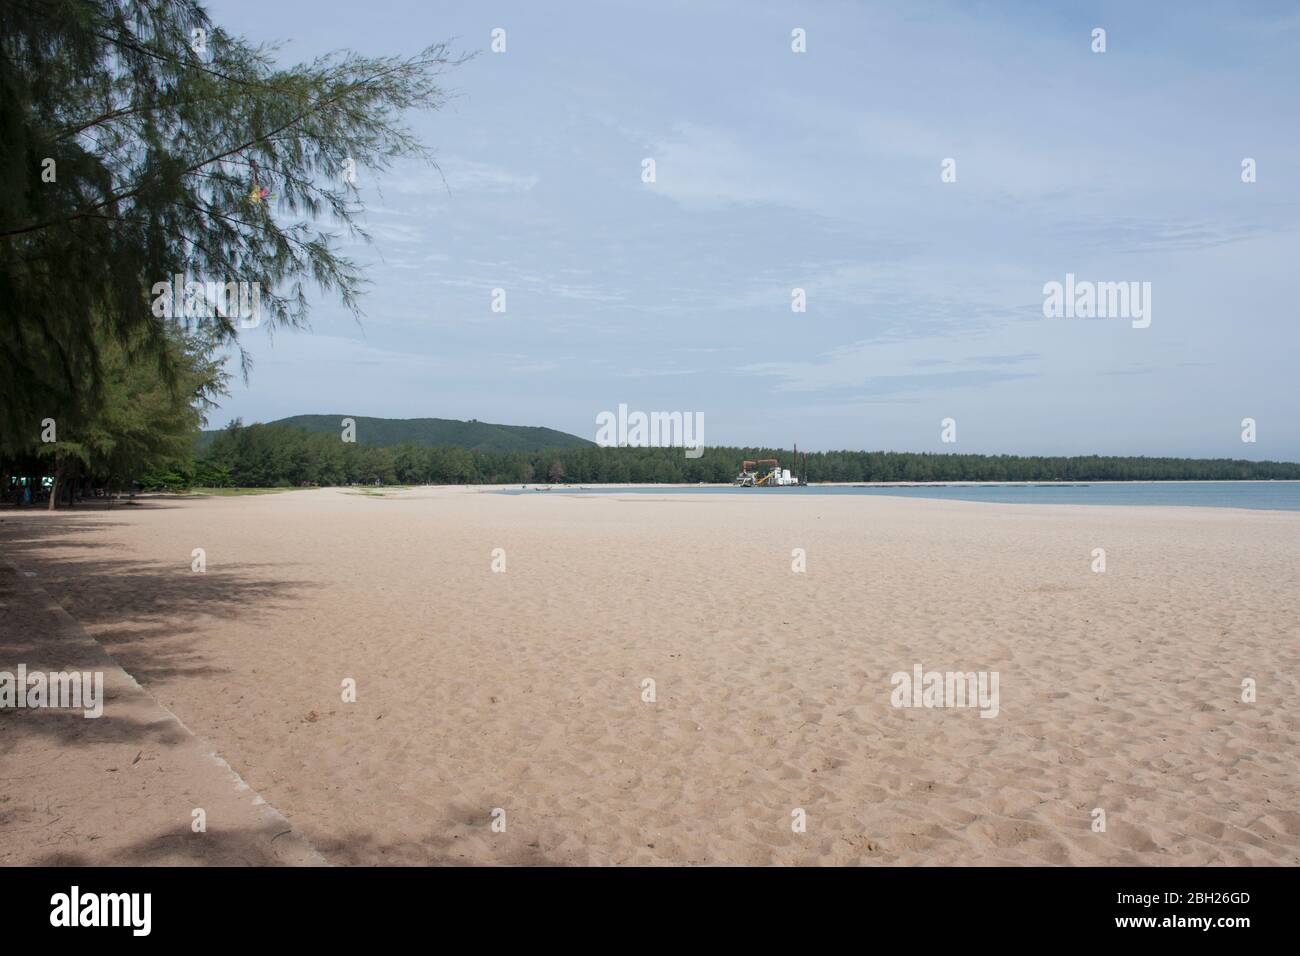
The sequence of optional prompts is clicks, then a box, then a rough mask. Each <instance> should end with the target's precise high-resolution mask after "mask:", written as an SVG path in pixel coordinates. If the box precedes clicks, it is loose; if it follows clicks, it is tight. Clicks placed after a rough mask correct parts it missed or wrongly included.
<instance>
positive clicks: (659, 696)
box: [0, 488, 1300, 865]
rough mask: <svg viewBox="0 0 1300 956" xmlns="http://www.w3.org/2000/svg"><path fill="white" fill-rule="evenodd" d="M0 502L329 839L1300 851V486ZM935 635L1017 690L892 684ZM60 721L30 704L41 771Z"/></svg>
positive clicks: (153, 676) (937, 649)
mask: <svg viewBox="0 0 1300 956" xmlns="http://www.w3.org/2000/svg"><path fill="white" fill-rule="evenodd" d="M0 517H3V519H4V520H3V522H0V552H3V554H4V555H5V556H6V557H8V558H9V559H10V560H12V561H13V562H14V564H16V565H17V566H18V567H20V568H23V569H28V570H31V571H34V572H35V573H36V578H35V580H39V581H40V583H41V585H42V586H43V587H44V589H45V590H46V591H48V592H49V594H50V595H52V596H53V597H54V598H55V599H56V600H57V601H58V602H59V603H60V604H61V605H62V606H63V607H64V608H65V609H66V610H67V611H68V612H69V613H70V614H71V615H72V616H73V617H74V618H75V619H76V620H77V621H79V622H80V623H81V624H82V625H84V627H85V629H86V631H87V632H89V634H90V635H91V636H93V637H94V638H95V639H96V640H98V641H99V642H100V643H101V644H102V646H103V647H104V648H105V649H106V650H107V651H108V653H109V654H111V655H112V657H113V658H115V659H116V660H117V662H119V663H120V664H121V665H122V667H124V668H125V670H126V671H127V672H128V673H129V674H131V675H132V676H134V677H135V678H136V679H137V680H138V681H139V682H140V684H141V685H143V687H144V688H145V689H146V690H147V691H148V692H149V693H150V694H152V695H153V697H155V698H156V699H157V701H158V702H159V703H161V704H162V705H163V706H164V707H166V708H167V709H169V710H170V711H171V712H172V713H174V714H175V715H176V716H177V717H178V718H179V719H180V721H181V722H182V723H183V724H184V725H185V726H186V727H188V728H190V729H191V730H192V731H193V732H194V734H196V735H198V737H199V738H202V739H203V740H205V741H207V742H208V743H209V744H210V745H211V747H212V748H214V749H215V750H216V752H217V753H218V754H219V755H220V756H221V757H224V758H225V759H226V760H227V761H228V762H229V764H230V765H231V767H232V768H233V769H234V770H235V771H236V772H238V774H239V775H240V776H241V777H242V778H243V779H244V780H245V781H247V784H248V785H249V786H250V787H251V788H252V789H253V790H254V791H256V792H257V793H259V794H261V795H262V797H264V798H265V800H266V801H267V802H269V803H270V804H271V806H273V807H274V808H275V809H276V810H278V811H279V812H280V813H282V814H283V815H284V816H285V817H286V818H287V819H288V821H289V823H290V824H291V825H292V827H293V828H294V830H295V831H296V832H297V833H300V834H301V835H302V836H303V837H304V838H305V839H306V840H307V841H309V843H310V844H311V845H313V846H314V847H315V848H316V849H317V850H319V851H320V852H321V853H322V854H323V855H324V857H325V858H326V859H327V860H328V861H330V862H333V863H366V864H373V863H523V864H528V863H592V864H613V863H630V864H646V863H672V864H686V863H738V864H769V863H781V864H845V863H849V864H857V863H868V864H908V865H911V864H1044V863H1047V864H1157V865H1162V864H1180V865H1197V864H1206V863H1247V864H1251V863H1253V864H1285V865H1295V864H1297V863H1300V812H1297V806H1296V793H1297V791H1300V720H1297V714H1298V710H1300V708H1298V707H1297V700H1300V514H1290V513H1280V512H1263V511H1244V510H1228V509H1193V508H1136V507H1126V508H1120V507H1064V506H1062V507H1057V506H1015V505H993V504H977V503H969V502H949V501H935V500H912V499H904V498H887V497H867V496H795V495H783V494H782V493H781V492H779V491H777V492H768V493H763V492H756V493H754V494H753V495H747V496H704V495H680V494H674V495H657V494H616V495H609V494H606V495H592V496H580V495H575V494H568V493H564V492H562V491H558V490H557V491H552V492H546V493H528V494H524V495H518V496H506V495H498V494H491V493H485V492H484V491H482V490H480V489H432V488H420V489H411V490H407V491H396V492H394V491H389V492H386V493H385V494H384V495H383V496H371V495H366V494H358V493H354V492H346V491H338V490H319V491H296V492H289V493H284V494H276V495H267V496H260V497H244V498H207V499H196V500H181V499H166V498H163V499H156V500H151V501H148V502H145V503H143V504H142V505H140V506H137V507H119V508H115V509H113V510H112V511H109V512H106V511H87V510H75V511H70V512H62V513H57V514H54V515H47V514H43V513H31V512H27V513H24V512H14V511H6V512H3V513H0ZM196 548H202V549H204V551H205V552H206V561H207V570H206V572H203V573H198V572H195V571H192V570H191V562H192V561H193V558H192V552H193V551H194V549H196ZM497 548H500V549H503V552H504V561H505V570H504V572H503V573H500V572H494V571H493V562H494V554H493V552H494V549H497ZM797 548H798V549H803V550H804V552H806V562H807V564H806V567H807V570H806V571H805V572H803V573H796V572H794V571H792V560H793V559H792V551H793V550H794V549H797ZM1095 548H1104V549H1105V553H1106V570H1105V572H1104V573H1095V572H1094V571H1093V570H1092V564H1093V561H1094V558H1093V550H1094V549H1095ZM497 563H498V565H499V564H500V557H499V556H498V558H497ZM15 663H16V662H11V661H7V660H6V661H0V669H4V668H12V666H13V665H14V664H15ZM916 665H920V666H922V667H923V668H924V669H925V670H927V671H929V670H937V671H963V672H965V671H989V672H997V674H998V677H999V698H1000V699H999V712H998V714H997V716H996V717H993V718H983V717H981V716H980V714H979V712H978V710H975V709H969V708H964V709H963V708H930V709H927V708H896V707H893V706H891V691H892V686H891V682H890V678H891V675H892V674H894V673H895V672H898V671H905V672H909V673H910V672H911V671H912V670H913V668H914V667H915V666H916ZM348 678H351V679H353V680H355V682H356V688H357V700H356V702H355V703H346V702H344V701H343V700H342V691H341V688H342V685H343V682H344V681H345V679H348ZM1248 678H1249V679H1251V680H1253V681H1254V682H1255V686H1256V692H1257V695H1258V698H1257V700H1256V701H1255V702H1253V703H1247V702H1243V700H1242V694H1243V691H1242V684H1243V680H1246V679H1248ZM646 679H651V680H653V681H654V697H655V699H654V701H653V702H647V701H646V700H645V699H643V697H644V696H647V692H646V691H644V690H643V687H644V686H645V685H644V683H643V682H644V681H645V680H646ZM108 706H109V707H110V708H111V707H112V706H113V701H111V700H110V702H109V705H108ZM33 719H35V718H29V719H28V720H26V721H24V722H22V723H19V722H18V721H16V720H13V719H10V718H5V719H4V720H3V721H2V722H0V726H3V727H4V728H5V734H4V735H0V762H2V763H3V764H4V766H3V767H2V768H0V778H3V779H4V780H5V781H6V782H5V787H6V788H7V789H8V790H10V792H11V795H12V792H13V790H14V788H15V787H20V786H21V784H20V783H17V782H15V781H17V780H19V779H20V778H22V777H23V776H24V770H23V768H22V767H18V766H15V762H16V761H15V756H14V755H15V753H18V752H21V753H22V754H24V757H25V760H28V761H34V760H39V759H41V757H40V754H38V753H36V752H35V750H34V749H33V745H32V744H31V742H30V741H27V742H16V741H15V740H14V736H15V734H20V733H22V727H24V726H27V725H30V724H31V723H32V720H33ZM13 728H18V729H17V730H14V729H13ZM43 739H44V744H43V746H44V747H45V749H46V750H47V751H48V754H47V756H48V758H49V759H51V760H59V764H58V766H60V767H62V768H63V773H64V774H65V775H67V777H68V778H69V779H70V780H71V779H73V778H75V777H76V775H77V774H78V773H79V772H81V771H80V770H79V764H78V762H77V761H76V759H73V758H74V757H75V754H74V755H72V756H71V757H70V756H69V754H68V748H70V747H73V746H74V744H71V743H69V742H67V741H65V740H61V739H60V737H59V735H54V734H52V735H46V737H45V738H43ZM20 744H21V746H20ZM148 748H149V741H148V740H142V742H141V747H139V748H137V749H140V750H143V751H147V750H148ZM37 749H39V748H37ZM147 757H148V754H147V753H146V759H147ZM46 782H47V784H48V783H49V781H48V780H47V781H46ZM150 785H151V784H150V783H149V780H148V779H147V778H143V777H141V778H140V783H139V786H140V787H142V788H143V790H142V792H140V793H138V794H135V795H134V797H133V799H134V800H135V801H136V803H138V804H141V805H147V804H148V798H149V793H148V787H149V786H150ZM159 799H162V798H161V797H159ZM3 808H4V805H3V804H0V809H3ZM498 808H499V809H500V810H501V811H504V822H505V830H504V832H497V831H496V830H494V828H493V822H494V819H496V820H500V819H502V814H501V813H496V814H494V810H497V809H498ZM1096 808H1100V809H1102V810H1104V811H1105V822H1106V826H1105V831H1104V832H1096V831H1095V830H1094V827H1093V820H1094V814H1093V811H1094V809H1096ZM10 809H12V799H11V802H10ZM799 809H802V810H803V811H804V814H805V815H806V832H802V833H797V832H794V831H793V829H792V822H794V821H795V820H796V818H797V816H798V815H797V814H796V813H795V811H797V810H799ZM122 813H123V808H122V806H120V805H115V804H114V802H113V800H111V799H105V800H103V801H102V802H95V803H91V804H90V805H88V806H86V807H85V808H84V810H83V812H82V813H81V814H80V815H79V816H78V819H77V820H76V821H75V822H74V823H72V824H69V825H68V828H67V829H66V831H65V832H66V834H67V835H66V837H65V839H64V842H65V843H66V844H67V845H66V846H61V847H59V848H58V849H59V850H60V851H62V852H63V853H64V854H65V856H66V857H69V858H75V857H76V855H77V854H78V853H80V852H82V851H84V850H85V849H86V847H87V846H88V845H89V844H87V843H85V840H86V839H88V838H87V836H86V835H87V834H89V833H93V832H101V833H102V832H103V831H104V830H105V829H106V821H108V823H107V828H111V827H112V825H113V823H112V821H113V820H114V819H115V818H120V817H121V815H122ZM792 814H793V815H792ZM12 819H13V814H12V813H8V814H6V813H2V812H0V842H6V841H7V840H8V837H7V836H6V824H5V821H6V820H12ZM218 822H219V821H218ZM187 824H188V818H185V819H183V820H182V821H181V822H180V823H179V824H178V826H179V827H180V828H181V829H182V830H184V829H187ZM210 825H211V826H212V831H213V832H212V833H210V834H209V836H211V838H212V839H214V840H215V839H221V838H222V837H221V836H220V835H219V834H218V833H217V831H221V827H220V826H219V825H217V824H216V823H213V822H212V821H211V820H210ZM226 832H228V831H226ZM154 836H156V837H158V838H164V837H166V834H165V833H160V834H155V835H154ZM14 862H21V860H15V861H14ZM110 862H111V860H110Z"/></svg>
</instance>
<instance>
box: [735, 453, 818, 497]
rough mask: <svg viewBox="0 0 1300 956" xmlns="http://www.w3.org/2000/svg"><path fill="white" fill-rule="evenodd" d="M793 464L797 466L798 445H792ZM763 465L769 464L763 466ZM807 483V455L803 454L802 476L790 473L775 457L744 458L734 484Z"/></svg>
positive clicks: (775, 485)
mask: <svg viewBox="0 0 1300 956" xmlns="http://www.w3.org/2000/svg"><path fill="white" fill-rule="evenodd" d="M794 464H795V467H796V468H798V467H799V446H798V445H795V446H794ZM764 466H771V467H770V468H765V467H764ZM807 483H808V455H807V454H805V455H804V456H803V477H802V478H801V477H800V476H798V475H792V474H791V473H790V469H789V468H782V467H781V462H780V461H779V460H777V459H776V458H757V459H749V458H746V459H745V460H744V461H742V462H741V463H740V474H739V475H737V476H736V480H735V482H734V484H736V485H738V486H740V487H741V488H794V487H798V486H799V485H806V484H807Z"/></svg>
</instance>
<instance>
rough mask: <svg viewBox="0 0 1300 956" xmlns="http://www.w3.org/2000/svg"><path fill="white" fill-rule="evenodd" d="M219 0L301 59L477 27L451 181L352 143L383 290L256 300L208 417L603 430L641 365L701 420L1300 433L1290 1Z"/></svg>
mask: <svg viewBox="0 0 1300 956" xmlns="http://www.w3.org/2000/svg"><path fill="white" fill-rule="evenodd" d="M209 10H210V12H211V13H212V15H213V17H214V19H215V20H216V21H217V22H218V23H220V24H221V25H223V26H224V27H226V28H227V29H229V30H231V31H233V32H235V33H238V34H242V35H244V36H246V37H248V38H249V39H253V40H271V39H279V40H283V41H286V42H285V45H284V48H283V51H282V56H283V58H284V59H286V60H293V61H297V60H305V59H309V58H311V57H313V56H315V55H317V54H319V53H322V52H326V51H329V50H334V49H338V48H343V47H349V48H352V49H356V50H358V51H360V52H363V53H366V54H372V55H380V54H403V53H408V54H409V53H414V52H416V51H417V50H419V49H420V48H421V47H423V46H424V45H426V44H427V43H430V42H434V41H439V40H447V39H453V38H455V47H456V49H457V50H460V51H463V52H472V51H474V50H482V51H483V52H482V53H481V54H480V55H479V56H477V57H476V58H475V59H473V60H472V61H470V62H469V63H468V64H466V65H464V66H463V67H461V68H459V69H458V70H456V71H454V72H453V73H451V74H450V75H449V76H448V78H447V80H448V82H447V85H448V86H449V87H450V88H451V89H452V91H453V92H454V93H455V94H456V95H455V98H454V100H453V101H452V102H451V104H450V105H449V106H448V107H447V108H446V109H444V110H442V111H440V112H437V113H429V114H419V115H415V116H412V117H411V121H412V125H413V127H414V128H415V129H416V130H417V131H418V132H419V133H420V135H421V136H422V138H423V139H424V141H425V142H426V143H427V144H429V145H430V146H431V147H432V148H434V149H435V150H436V152H437V156H438V161H439V164H440V166H441V170H442V175H443V176H444V177H445V183H444V181H443V179H441V178H439V176H438V174H437V173H435V172H432V171H430V170H428V169H426V168H423V167H415V166H402V167H400V168H396V169H394V170H391V171H390V172H389V173H387V174H386V175H385V176H384V177H383V178H381V179H375V178H374V177H370V176H369V175H368V173H367V172H366V171H365V170H362V171H360V173H359V177H360V182H359V185H360V186H361V188H362V195H363V198H364V200H365V202H366V205H367V214H366V217H365V222H366V225H367V227H368V228H369V230H370V231H371V233H372V234H373V236H374V243H373V244H372V245H370V246H367V247H364V248H362V249H359V250H355V254H356V255H357V257H358V258H359V259H361V261H363V262H364V263H366V265H367V270H368V275H369V278H370V280H371V283H372V284H371V287H370V291H369V294H368V295H367V296H366V297H365V299H364V302H363V308H364V311H365V315H364V318H363V319H362V322H361V324H360V325H358V324H357V323H356V322H355V321H354V320H353V318H352V317H351V315H350V314H349V313H347V312H346V310H344V309H343V308H342V307H341V306H339V305H338V304H337V303H336V302H334V301H333V300H331V299H329V298H328V297H324V296H321V297H318V298H317V300H316V305H315V306H314V310H313V314H312V331H311V332H310V333H301V332H300V333H293V332H279V333H276V334H275V336H274V337H273V338H271V337H269V336H267V335H266V334H265V333H264V332H263V331H260V330H254V331H251V332H246V333H244V344H245V346H246V347H247V348H248V349H249V350H250V351H251V352H252V354H253V357H254V361H255V366H254V368H253V371H252V375H251V379H250V381H249V382H248V384H247V385H244V384H243V383H240V382H237V383H236V384H235V385H234V387H233V390H232V395H231V396H230V398H229V399H227V400H225V401H224V402H223V407H222V409H220V410H219V411H218V412H217V413H216V414H215V415H214V417H213V418H214V420H213V424H214V425H223V424H224V423H225V422H226V420H228V419H229V418H232V417H234V416H241V417H242V418H243V419H244V420H245V421H267V420H271V419H274V418H279V417H283V416H286V415H291V414H299V413H318V412H319V413H334V412H338V413H348V414H355V415H379V416H390V417H425V416H432V417H443V418H478V419H480V420H485V421H496V422H504V423H509V424H526V425H546V426H549V427H553V428H559V429H562V430H564V431H569V432H573V433H575V434H579V435H584V436H586V437H588V438H594V437H595V417H596V415H597V414H598V413H600V412H601V411H604V410H613V409H616V408H617V407H618V405H619V403H626V404H628V405H629V406H630V407H631V408H633V409H642V410H645V411H655V410H664V411H690V412H702V413H703V415H704V418H705V441H706V443H707V444H711V445H714V444H764V445H783V446H787V447H788V446H789V445H790V444H791V443H792V442H797V443H798V444H799V446H800V447H801V448H808V449H828V448H868V449H878V448H889V449H896V450H911V451H926V450H930V451H958V452H988V453H1013V454H1014V453H1021V454H1090V453H1094V452H1096V453H1115V454H1152V455H1161V454H1173V455H1195V456H1214V457H1219V456H1227V457H1244V458H1281V459H1291V460H1297V459H1300V422H1298V421H1297V415H1298V413H1300V407H1298V404H1300V403H1298V402H1297V395H1298V394H1300V390H1298V389H1297V385H1296V381H1297V375H1296V370H1295V369H1296V356H1297V354H1300V348H1298V347H1297V346H1300V331H1297V328H1298V319H1300V317H1298V316H1297V313H1296V302H1297V296H1296V293H1295V288H1294V285H1295V278H1294V277H1295V275H1296V274H1297V273H1298V272H1300V270H1298V269H1297V263H1298V262H1300V241H1298V239H1300V215H1298V214H1300V123H1297V118H1298V113H1300V107H1298V105H1297V104H1298V103H1300V8H1297V7H1296V6H1295V5H1294V4H1242V5H1238V8H1236V9H1233V10H1231V12H1229V11H1228V10H1227V9H1226V8H1225V9H1223V10H1216V9H1215V8H1214V6H1212V5H1200V4H1185V3H1179V4H1173V3H1168V4H1166V3H1151V4H1132V3H1115V4H1105V3H1103V4H1050V5H1048V4H1031V3H1024V4H1010V3H996V4H995V3H988V4H977V3H897V4H891V3H823V2H819V3H801V4H768V3H755V2H749V3H674V2H655V3H653V4H646V3H630V2H603V3H600V4H595V3H590V4H588V3H558V4H539V3H535V2H520V3H504V4H494V3H469V2H464V3H437V2H429V0H418V2H382V3H373V4H357V3H354V2H350V0H349V2H340V0H312V2H298V0H281V2H277V3H274V4H268V3H265V2H244V0H220V2H212V3H210V4H209ZM497 27H500V28H503V29H505V31H506V44H507V49H506V52H504V53H493V52H490V49H489V48H490V44H491V31H492V30H493V29H494V28H497ZM796 27H799V28H802V29H804V30H805V31H806V35H807V52H806V53H803V54H796V53H793V52H792V51H791V30H792V29H794V28H796ZM1095 27H1102V28H1104V29H1105V30H1106V47H1107V49H1106V52H1105V53H1101V54H1098V53H1093V52H1092V50H1091V43H1092V40H1091V33H1092V30H1093V29H1094V28H1095ZM1245 157H1251V158H1253V159H1255V160H1256V163H1257V170H1258V172H1257V175H1258V181H1257V182H1255V183H1251V184H1246V183H1243V182H1242V181H1241V163H1242V160H1243V158H1245ZM645 158H653V159H654V160H655V164H656V182H655V183H653V184H646V183H643V182H642V180H641V170H642V160H643V159H645ZM947 158H952V159H954V160H955V161H956V171H957V179H956V182H949V183H945V182H942V181H941V177H940V172H941V163H942V162H943V160H945V159H947ZM1067 272H1069V273H1074V274H1075V275H1076V276H1078V277H1079V278H1080V279H1089V280H1094V281H1100V282H1119V281H1141V282H1150V283H1151V288H1152V310H1151V325H1150V327H1149V328H1144V329H1137V328H1133V327H1132V326H1131V323H1130V322H1129V321H1127V320H1123V319H1105V320H1092V321H1088V320H1082V319H1047V318H1044V316H1043V285H1044V283H1046V282H1050V281H1053V280H1056V281H1064V279H1065V275H1066V273H1067ZM796 287H798V288H803V289H805V290H806V293H807V302H808V304H807V311H806V312H805V313H794V312H792V311H791V290H792V289H794V288H796ZM494 288H503V289H505V290H506V295H507V311H506V312H505V313H504V314H502V313H494V312H492V310H491V295H492V290H493V289H494ZM1245 417H1251V418H1254V419H1255V420H1256V422H1257V423H1258V440H1257V442H1256V443H1255V444H1244V443H1243V442H1242V441H1241V420H1242V419H1243V418H1245ZM944 418H953V419H955V420H956V422H957V443H956V444H943V443H941V441H940V432H941V428H940V421H941V420H942V419H944Z"/></svg>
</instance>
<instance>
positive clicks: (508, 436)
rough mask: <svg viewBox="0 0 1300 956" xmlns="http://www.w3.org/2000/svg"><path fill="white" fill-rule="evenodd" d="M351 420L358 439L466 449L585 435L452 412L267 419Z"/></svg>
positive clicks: (207, 440) (574, 442) (578, 442)
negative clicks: (463, 417)
mask: <svg viewBox="0 0 1300 956" xmlns="http://www.w3.org/2000/svg"><path fill="white" fill-rule="evenodd" d="M345 418H351V419H352V420H353V421H355V422H356V429H357V431H356V436H357V444H358V445H408V444H412V445H429V446H440V447H445V448H466V449H470V450H471V451H538V450H540V449H543V448H585V447H589V446H593V445H594V442H590V441H588V440H587V439H585V438H579V437H578V436H577V435H570V434H568V433H566V432H560V431H556V430H555V429H553V428H537V427H533V426H529V425H493V424H491V423H490V422H480V421H468V422H462V421H458V420H456V419H453V418H367V417H365V416H363V415H344V414H339V415H294V416H292V417H290V418H281V419H278V420H277V421H273V422H268V423H267V424H268V425H281V426H284V427H287V428H300V429H302V430H303V431H306V432H311V433H314V434H331V435H337V434H339V433H340V432H341V430H342V425H341V422H342V421H343V419H345ZM218 432H219V430H217V429H213V430H210V431H205V432H204V433H203V436H202V438H201V439H200V441H199V447H200V448H207V447H208V446H209V445H211V444H212V439H213V438H214V437H215V436H216V435H217V434H218Z"/></svg>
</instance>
